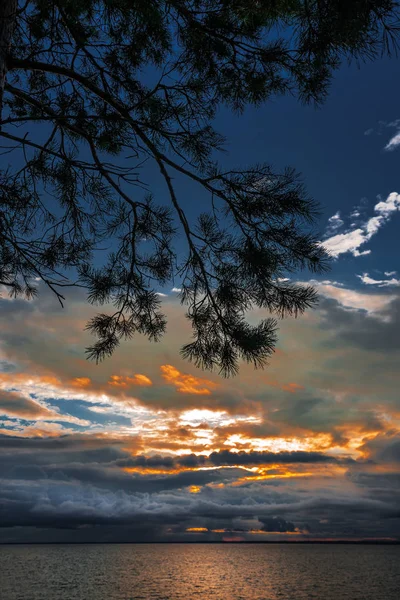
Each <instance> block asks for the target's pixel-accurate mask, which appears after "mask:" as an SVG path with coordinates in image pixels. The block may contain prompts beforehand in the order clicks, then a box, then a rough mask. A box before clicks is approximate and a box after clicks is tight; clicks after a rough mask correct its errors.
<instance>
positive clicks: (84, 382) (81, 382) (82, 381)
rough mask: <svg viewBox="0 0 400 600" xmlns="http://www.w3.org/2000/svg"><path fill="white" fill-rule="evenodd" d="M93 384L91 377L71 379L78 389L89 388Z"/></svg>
mask: <svg viewBox="0 0 400 600" xmlns="http://www.w3.org/2000/svg"><path fill="white" fill-rule="evenodd" d="M91 382H92V380H91V379H90V377H75V378H74V379H71V383H72V385H77V386H78V387H87V386H88V385H90V384H91Z"/></svg>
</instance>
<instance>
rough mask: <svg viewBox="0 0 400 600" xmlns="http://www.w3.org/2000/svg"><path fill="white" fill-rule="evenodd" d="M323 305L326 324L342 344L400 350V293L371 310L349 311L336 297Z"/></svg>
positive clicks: (390, 351) (376, 350) (369, 348)
mask: <svg viewBox="0 0 400 600" xmlns="http://www.w3.org/2000/svg"><path fill="white" fill-rule="evenodd" d="M321 307H322V308H323V312H322V316H323V322H324V325H325V327H328V328H330V329H331V330H332V332H334V337H335V338H336V340H337V341H340V342H341V343H342V344H348V345H350V346H351V347H358V348H360V349H363V350H369V351H374V352H385V353H393V352H398V351H400V297H399V296H395V297H393V298H392V299H391V301H390V302H389V303H388V304H387V305H386V306H382V307H381V308H380V309H378V310H376V311H374V312H372V313H371V312H370V313H367V312H366V311H346V310H344V309H343V307H341V306H340V305H339V304H338V302H336V301H335V300H325V301H324V302H323V303H322V306H321ZM382 360H384V358H383V357H382ZM386 360H387V358H386ZM383 366H384V365H383V364H382V365H381V368H383ZM381 376H382V375H381Z"/></svg>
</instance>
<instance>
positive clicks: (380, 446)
mask: <svg viewBox="0 0 400 600" xmlns="http://www.w3.org/2000/svg"><path fill="white" fill-rule="evenodd" d="M363 450H364V451H367V452H368V453H369V455H370V456H371V458H373V459H374V460H376V461H378V462H381V463H400V434H399V433H398V432H397V431H395V432H393V431H388V432H386V433H382V434H380V435H378V436H376V437H375V438H374V439H373V440H370V441H368V442H367V443H366V444H364V446H363Z"/></svg>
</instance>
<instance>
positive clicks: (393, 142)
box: [385, 131, 400, 151]
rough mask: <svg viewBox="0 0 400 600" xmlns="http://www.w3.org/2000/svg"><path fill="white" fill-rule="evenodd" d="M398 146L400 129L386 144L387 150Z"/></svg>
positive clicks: (399, 144) (399, 143)
mask: <svg viewBox="0 0 400 600" xmlns="http://www.w3.org/2000/svg"><path fill="white" fill-rule="evenodd" d="M398 146H400V131H398V132H397V133H395V134H394V136H392V137H391V138H390V140H389V141H388V143H387V144H386V146H385V150H388V151H391V150H395V149H396V148H397V147H398Z"/></svg>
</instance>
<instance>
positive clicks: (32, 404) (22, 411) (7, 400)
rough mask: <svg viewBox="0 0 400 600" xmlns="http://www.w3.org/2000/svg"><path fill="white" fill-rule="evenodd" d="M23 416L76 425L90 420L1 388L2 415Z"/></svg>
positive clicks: (86, 423)
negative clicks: (63, 412) (60, 411)
mask: <svg viewBox="0 0 400 600" xmlns="http://www.w3.org/2000/svg"><path fill="white" fill-rule="evenodd" d="M1 415H7V416H9V417H16V418H22V419H25V420H28V421H32V420H34V421H59V422H64V423H73V424H75V425H81V426H88V425H90V421H87V420H84V419H79V418H77V417H74V416H71V415H65V414H61V413H59V412H57V411H56V410H54V409H53V408H48V407H47V406H43V405H42V404H40V403H39V402H37V401H36V400H32V399H31V398H26V397H24V396H22V395H20V394H17V393H15V392H9V391H5V390H0V416H1Z"/></svg>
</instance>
